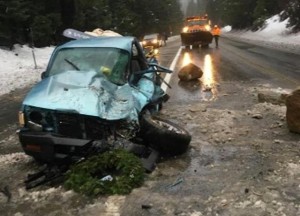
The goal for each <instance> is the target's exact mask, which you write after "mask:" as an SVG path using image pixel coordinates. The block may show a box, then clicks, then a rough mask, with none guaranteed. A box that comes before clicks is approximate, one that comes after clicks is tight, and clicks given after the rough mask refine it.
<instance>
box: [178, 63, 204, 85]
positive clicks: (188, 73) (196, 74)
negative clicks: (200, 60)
mask: <svg viewBox="0 0 300 216" xmlns="http://www.w3.org/2000/svg"><path fill="white" fill-rule="evenodd" d="M202 75H203V71H202V70H201V68H199V67H198V66H196V65H194V64H193V63H189V64H188V65H186V66H184V67H182V68H181V69H180V71H179V72H178V78H179V79H180V80H182V81H190V80H196V79H199V78H201V77H202Z"/></svg>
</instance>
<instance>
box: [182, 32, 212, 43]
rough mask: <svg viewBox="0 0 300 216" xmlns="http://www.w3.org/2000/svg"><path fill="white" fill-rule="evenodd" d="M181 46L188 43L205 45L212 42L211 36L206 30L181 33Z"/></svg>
mask: <svg viewBox="0 0 300 216" xmlns="http://www.w3.org/2000/svg"><path fill="white" fill-rule="evenodd" d="M180 37H181V44H182V46H189V45H207V44H210V43H211V42H212V39H213V36H212V34H211V33H210V32H208V31H198V32H187V33H181V34H180Z"/></svg>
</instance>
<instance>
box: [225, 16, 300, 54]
mask: <svg viewBox="0 0 300 216" xmlns="http://www.w3.org/2000/svg"><path fill="white" fill-rule="evenodd" d="M287 23H288V19H286V20H284V21H280V18H279V16H278V15H275V16H273V17H271V18H270V19H267V20H266V26H265V27H264V28H261V29H259V30H258V31H255V32H252V31H249V30H239V31H238V30H231V29H230V27H225V28H223V29H222V32H223V35H222V36H224V37H226V38H229V39H234V40H239V41H245V42H248V43H251V44H255V45H260V46H263V47H269V48H274V49H279V50H284V51H287V52H291V53H295V54H300V32H299V33H296V34H289V31H290V30H289V29H288V28H286V25H287Z"/></svg>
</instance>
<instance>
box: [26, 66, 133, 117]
mask: <svg viewBox="0 0 300 216" xmlns="http://www.w3.org/2000/svg"><path fill="white" fill-rule="evenodd" d="M24 105H28V106H34V107H40V108H45V109H51V110H59V111H66V112H74V113H80V114H83V115H90V116H97V117H100V118H102V119H107V120H117V119H126V118H127V119H128V118H129V119H136V118H137V111H136V109H135V101H134V98H133V94H132V88H131V87H130V86H129V85H128V84H125V85H123V86H118V85H115V84H113V83H111V82H109V81H108V80H107V79H106V78H105V76H104V75H99V74H97V73H96V72H95V71H89V72H86V71H85V72H83V71H66V72H64V73H61V74H58V75H55V76H51V77H47V78H45V79H43V80H42V81H41V82H39V83H38V84H37V85H36V86H34V88H32V90H31V91H30V92H29V94H27V96H26V98H25V100H24V101H23V106H24Z"/></svg>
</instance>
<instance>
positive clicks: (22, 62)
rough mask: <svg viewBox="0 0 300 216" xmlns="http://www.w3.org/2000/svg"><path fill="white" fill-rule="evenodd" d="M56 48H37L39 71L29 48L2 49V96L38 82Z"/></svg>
mask: <svg viewBox="0 0 300 216" xmlns="http://www.w3.org/2000/svg"><path fill="white" fill-rule="evenodd" d="M53 49H54V47H45V48H35V49H34V53H35V56H36V63H37V69H35V64H34V60H33V55H32V49H31V48H29V47H28V46H20V45H15V49H14V50H13V51H9V50H3V49H0V59H1V65H0V95H2V94H5V93H9V92H11V91H13V90H15V89H16V88H23V87H25V86H28V85H29V84H33V83H35V82H37V81H38V80H39V79H40V77H41V72H42V71H44V70H45V68H46V66H47V63H48V61H49V58H50V55H51V53H52V51H53Z"/></svg>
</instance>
